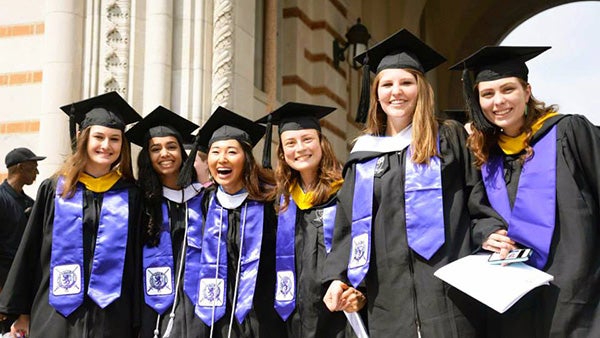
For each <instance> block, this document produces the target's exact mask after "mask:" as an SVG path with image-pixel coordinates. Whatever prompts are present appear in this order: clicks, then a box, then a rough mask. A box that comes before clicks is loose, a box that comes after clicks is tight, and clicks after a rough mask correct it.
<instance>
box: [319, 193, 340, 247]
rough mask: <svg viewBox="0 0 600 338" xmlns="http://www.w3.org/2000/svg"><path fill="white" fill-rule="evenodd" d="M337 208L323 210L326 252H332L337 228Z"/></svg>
mask: <svg viewBox="0 0 600 338" xmlns="http://www.w3.org/2000/svg"><path fill="white" fill-rule="evenodd" d="M336 210H337V207H336V205H335V204H334V205H332V206H329V207H325V208H323V209H322V212H323V241H324V242H325V252H326V253H329V252H330V251H331V243H332V242H333V229H334V226H335V213H336Z"/></svg>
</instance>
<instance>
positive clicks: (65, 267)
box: [48, 176, 84, 317]
mask: <svg viewBox="0 0 600 338" xmlns="http://www.w3.org/2000/svg"><path fill="white" fill-rule="evenodd" d="M63 183H64V178H63V177H62V176H61V177H59V179H58V183H57V184H56V195H55V197H54V225H53V228H52V252H51V253H50V292H49V294H48V302H49V303H50V305H52V306H53V307H54V308H55V309H56V311H58V312H59V313H60V314H62V315H63V316H65V317H67V316H69V315H70V314H71V313H72V312H73V311H75V310H76V309H77V308H78V307H79V306H80V305H81V304H82V303H83V285H84V273H83V221H82V218H83V208H82V205H83V204H82V203H83V191H82V189H76V190H75V194H74V195H73V197H71V198H68V199H63V198H62V197H61V196H60V194H62V192H63Z"/></svg>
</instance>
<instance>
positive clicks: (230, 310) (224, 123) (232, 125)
mask: <svg viewBox="0 0 600 338" xmlns="http://www.w3.org/2000/svg"><path fill="white" fill-rule="evenodd" d="M264 133H265V128H264V127H262V126H260V125H258V124H256V123H254V122H252V121H251V120H248V119H247V118H245V117H243V116H240V115H238V114H236V113H234V112H232V111H230V110H228V109H226V108H223V107H218V108H217V109H216V110H215V112H214V113H213V114H212V115H211V117H210V118H209V119H208V120H207V121H206V123H205V124H204V125H203V126H202V128H201V129H200V131H199V132H198V136H197V137H196V140H195V143H194V147H193V148H192V151H191V152H190V157H189V158H188V160H187V161H186V163H185V164H184V168H183V169H182V172H181V174H180V179H179V182H178V185H179V186H185V185H187V184H189V183H190V182H191V181H192V171H193V164H194V161H195V156H196V151H197V149H198V148H199V147H203V148H204V149H208V159H207V161H208V168H209V170H210V174H211V176H212V178H213V180H214V182H215V185H214V188H213V189H212V190H210V192H207V193H206V194H204V201H203V205H202V210H198V212H201V213H202V215H203V217H204V223H203V225H204V227H203V229H202V231H203V232H202V235H201V236H200V237H201V238H202V243H201V245H200V247H201V248H202V251H201V257H200V261H199V272H200V273H199V279H200V280H199V283H197V284H196V285H197V288H198V289H197V290H196V294H197V295H198V296H197V299H196V303H195V304H196V314H197V315H198V316H199V317H200V318H201V319H202V321H203V322H204V324H205V325H206V327H205V332H206V337H245V338H258V337H281V338H285V337H286V333H285V326H284V323H283V321H282V320H281V318H279V316H278V315H277V313H276V312H275V309H274V307H273V301H274V292H273V290H275V233H276V224H277V218H276V216H275V209H274V206H273V202H274V199H275V188H276V187H275V181H274V179H273V176H272V173H271V172H270V171H267V170H265V169H263V168H262V167H260V166H259V165H258V164H257V163H256V161H255V160H254V156H253V155H252V148H253V147H254V146H255V145H256V143H257V142H258V141H259V140H260V139H261V138H262V136H263V135H264Z"/></svg>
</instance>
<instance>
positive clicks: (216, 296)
mask: <svg viewBox="0 0 600 338" xmlns="http://www.w3.org/2000/svg"><path fill="white" fill-rule="evenodd" d="M224 294H225V281H224V280H223V278H203V279H201V280H200V291H198V305H199V306H223V304H224V302H225V295H224Z"/></svg>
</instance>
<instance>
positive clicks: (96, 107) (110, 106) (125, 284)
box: [0, 92, 142, 338]
mask: <svg viewBox="0 0 600 338" xmlns="http://www.w3.org/2000/svg"><path fill="white" fill-rule="evenodd" d="M61 109H62V110H63V111H65V112H67V114H68V115H69V116H70V119H71V126H72V127H73V128H74V127H75V125H76V124H79V126H80V128H79V132H78V133H77V134H76V133H75V130H71V132H72V134H71V135H73V136H75V135H77V138H76V140H74V141H75V142H74V144H75V146H76V147H75V152H74V153H73V154H72V155H70V156H69V157H68V158H67V159H66V161H65V163H64V165H63V166H62V167H61V168H60V169H59V170H58V171H57V172H56V173H55V175H54V176H53V177H51V178H48V179H46V180H44V182H42V184H41V185H40V188H39V191H38V195H37V198H36V201H35V203H34V205H33V208H32V211H31V215H30V217H29V221H28V223H27V227H26V229H25V232H24V235H23V239H22V241H21V244H20V246H19V249H18V251H17V254H16V256H15V260H14V263H13V265H12V267H11V269H10V272H9V274H8V278H7V280H6V284H5V285H4V289H3V291H2V293H0V312H1V313H8V314H18V315H19V318H18V319H17V320H16V321H15V323H14V324H13V327H12V330H11V332H12V333H13V335H17V334H19V335H21V336H22V334H29V335H30V336H32V337H51V338H65V337H72V338H75V337H77V338H80V337H107V338H108V337H136V336H137V330H138V327H139V321H140V320H139V309H140V307H141V306H140V304H139V299H140V298H141V292H140V289H141V284H142V281H141V278H140V277H141V273H140V272H141V267H140V263H141V259H140V254H139V251H140V250H139V248H140V247H141V245H140V240H139V237H140V236H139V231H138V229H139V224H140V223H141V213H140V210H141V194H140V192H139V189H138V188H137V187H136V185H135V181H134V178H133V173H132V170H131V158H130V150H129V142H128V141H127V140H126V139H125V137H124V129H125V126H126V124H129V123H132V122H135V121H138V120H139V119H140V118H141V117H140V116H139V115H138V114H137V113H136V112H135V110H133V108H131V106H129V104H127V102H125V100H123V99H122V98H121V97H120V96H119V94H117V93H116V92H110V93H106V94H103V95H100V96H96V97H93V98H90V99H87V100H83V101H80V102H76V103H73V104H69V105H66V106H63V107H61Z"/></svg>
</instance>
